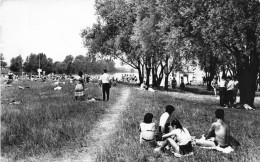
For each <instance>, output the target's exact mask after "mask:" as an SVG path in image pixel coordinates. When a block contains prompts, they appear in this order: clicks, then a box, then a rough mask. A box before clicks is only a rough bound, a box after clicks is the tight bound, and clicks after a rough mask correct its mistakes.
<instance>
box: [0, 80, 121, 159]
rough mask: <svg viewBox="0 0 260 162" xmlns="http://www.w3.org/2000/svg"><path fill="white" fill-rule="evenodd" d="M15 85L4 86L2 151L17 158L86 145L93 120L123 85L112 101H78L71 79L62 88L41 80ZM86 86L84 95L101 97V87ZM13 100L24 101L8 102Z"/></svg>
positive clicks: (115, 90)
mask: <svg viewBox="0 0 260 162" xmlns="http://www.w3.org/2000/svg"><path fill="white" fill-rule="evenodd" d="M12 85H13V86H12V87H4V86H2V87H1V95H2V96H1V102H2V104H1V154H2V156H5V157H8V158H11V159H14V160H15V159H21V158H25V157H28V156H37V155H41V154H45V153H50V154H54V155H57V154H56V152H59V151H60V150H61V149H63V148H66V147H67V146H69V147H73V148H75V149H76V148H77V147H82V146H84V145H86V144H85V141H86V139H87V138H88V132H89V131H90V130H91V129H92V128H93V125H94V123H96V122H97V120H98V118H99V116H100V115H102V114H104V113H105V110H106V109H107V108H108V107H109V106H110V105H111V104H113V103H114V102H115V101H116V98H118V96H119V95H120V88H118V87H113V88H112V89H111V98H110V101H109V102H103V101H96V102H76V101H75V99H74V86H75V84H69V83H68V82H67V83H66V84H61V85H60V86H61V87H62V89H61V90H60V91H54V90H53V88H54V87H56V86H57V85H52V84H50V83H43V82H38V81H37V82H30V81H24V82H18V83H13V84H12ZM18 86H24V87H30V88H25V89H19V88H18ZM86 87H87V90H86V91H85V92H86V94H87V96H86V97H85V98H87V97H88V98H92V97H96V98H99V99H102V92H101V88H100V87H98V86H97V85H95V84H92V83H89V84H87V85H86ZM13 100H15V101H22V102H21V103H20V104H18V105H15V104H9V103H10V102H11V101H13Z"/></svg>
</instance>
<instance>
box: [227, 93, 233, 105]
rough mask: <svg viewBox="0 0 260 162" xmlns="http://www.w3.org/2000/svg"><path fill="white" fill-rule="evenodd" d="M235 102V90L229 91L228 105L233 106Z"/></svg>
mask: <svg viewBox="0 0 260 162" xmlns="http://www.w3.org/2000/svg"><path fill="white" fill-rule="evenodd" d="M233 104H234V90H229V91H227V105H228V106H233Z"/></svg>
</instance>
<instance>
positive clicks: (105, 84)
mask: <svg viewBox="0 0 260 162" xmlns="http://www.w3.org/2000/svg"><path fill="white" fill-rule="evenodd" d="M103 72H104V73H103V74H102V75H101V76H100V78H99V81H100V82H101V84H102V92H103V101H105V100H106V95H107V101H108V100H109V90H110V88H111V82H110V76H109V75H108V74H107V69H104V70H103Z"/></svg>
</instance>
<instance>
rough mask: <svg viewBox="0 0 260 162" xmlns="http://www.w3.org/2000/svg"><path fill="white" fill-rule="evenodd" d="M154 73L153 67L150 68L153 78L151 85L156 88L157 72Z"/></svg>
mask: <svg viewBox="0 0 260 162" xmlns="http://www.w3.org/2000/svg"><path fill="white" fill-rule="evenodd" d="M156 71H157V70H156V68H155V67H153V68H152V77H153V83H152V85H153V86H156V87H157V78H156V75H157V72H156Z"/></svg>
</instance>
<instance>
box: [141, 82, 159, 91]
mask: <svg viewBox="0 0 260 162" xmlns="http://www.w3.org/2000/svg"><path fill="white" fill-rule="evenodd" d="M137 89H138V90H148V91H150V92H156V90H154V89H153V88H152V87H148V86H147V85H146V82H145V81H143V83H142V84H141V85H140V88H137Z"/></svg>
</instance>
